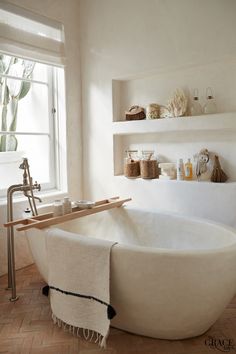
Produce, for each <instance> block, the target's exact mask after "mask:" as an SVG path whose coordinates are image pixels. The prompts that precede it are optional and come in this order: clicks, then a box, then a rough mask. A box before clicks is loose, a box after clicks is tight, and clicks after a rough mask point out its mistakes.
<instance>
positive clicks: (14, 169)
mask: <svg viewBox="0 0 236 354" xmlns="http://www.w3.org/2000/svg"><path fill="white" fill-rule="evenodd" d="M21 161H22V154H21V152H18V151H17V152H16V151H13V152H12V151H10V152H1V153H0V176H1V178H0V190H1V189H7V188H8V187H9V186H11V185H12V184H18V183H22V170H20V169H19V166H20V162H21Z"/></svg>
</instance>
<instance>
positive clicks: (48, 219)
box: [4, 197, 131, 231]
mask: <svg viewBox="0 0 236 354" xmlns="http://www.w3.org/2000/svg"><path fill="white" fill-rule="evenodd" d="M130 200H131V198H126V199H120V198H119V197H113V198H110V199H104V200H99V201H97V202H95V206H94V207H92V208H90V209H82V210H81V209H79V207H74V208H73V209H72V212H71V213H69V214H65V215H62V216H56V217H54V216H53V213H52V212H51V213H46V214H41V215H37V216H34V217H32V218H29V219H19V220H15V221H11V222H8V223H6V224H4V226H5V227H10V226H15V225H19V224H21V225H22V224H23V226H20V227H18V228H17V230H18V231H25V230H28V229H31V228H33V227H34V228H37V229H43V228H45V227H50V226H52V225H57V224H61V223H63V222H66V221H70V220H73V219H76V218H80V217H82V216H87V215H91V214H96V213H98V212H101V211H105V210H109V209H112V208H116V207H120V206H121V205H122V204H124V203H125V202H128V201H130Z"/></svg>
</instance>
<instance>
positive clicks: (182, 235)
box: [27, 207, 236, 339]
mask: <svg viewBox="0 0 236 354" xmlns="http://www.w3.org/2000/svg"><path fill="white" fill-rule="evenodd" d="M56 227H57V228H58V227H59V228H61V229H63V230H66V231H71V232H75V233H78V234H82V235H89V236H94V237H96V238H104V239H110V240H115V241H117V242H118V244H117V245H115V246H114V247H113V249H112V254H111V304H112V306H113V307H114V308H115V309H116V312H117V315H116V316H115V317H114V319H113V320H112V326H114V327H117V328H120V329H123V330H127V331H129V332H133V333H136V334H141V335H146V336H150V337H155V338H163V339H182V338H188V337H193V336H198V335H200V334H202V333H204V332H205V331H207V330H208V329H209V327H210V326H211V325H212V324H213V323H214V322H215V321H216V320H217V318H218V317H219V316H220V314H221V313H222V312H223V310H224V308H225V307H226V306H227V304H228V303H229V302H230V300H231V299H232V297H233V296H234V295H235V293H236V231H235V230H233V229H231V228H229V227H225V226H222V225H218V224H214V223H212V222H208V221H203V220H195V219H189V218H183V217H179V216H176V215H167V214H158V213H155V212H152V211H144V210H140V209H134V208H129V207H125V208H124V207H121V208H117V209H114V210H112V211H105V212H102V213H98V214H94V215H91V216H86V217H83V218H81V219H77V220H73V221H71V222H68V223H64V224H63V225H59V226H58V225H57V226H56ZM27 236H28V240H29V244H30V248H31V251H32V254H33V258H34V260H35V262H36V265H37V266H38V269H39V271H40V272H41V274H42V276H43V277H44V279H45V281H47V278H48V268H47V249H46V242H45V241H46V240H45V232H44V230H37V229H31V230H29V231H27ZM78 266H79V260H78Z"/></svg>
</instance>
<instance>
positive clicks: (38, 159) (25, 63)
mask: <svg viewBox="0 0 236 354" xmlns="http://www.w3.org/2000/svg"><path fill="white" fill-rule="evenodd" d="M58 71H63V70H62V69H58V68H55V67H52V66H50V65H45V64H41V63H38V62H33V61H29V60H24V59H22V58H17V57H12V56H8V55H4V54H0V124H1V125H0V127H1V128H0V129H1V131H0V171H1V170H2V173H1V179H0V190H1V193H2V194H3V193H5V190H6V189H7V188H8V187H9V185H10V184H15V183H21V182H22V171H17V163H19V160H20V159H21V158H22V157H27V158H28V159H29V163H30V170H31V175H32V177H33V178H34V179H36V180H37V181H38V182H39V183H40V184H41V185H42V188H43V189H44V190H45V189H49V188H50V189H51V188H56V187H58V184H59V176H58V174H57V173H56V171H57V170H58V169H57V167H58V166H57V163H58V149H57V148H58V145H57V142H58V121H57V117H58V115H57V110H58V104H57V93H58V87H57V83H58V80H59V78H60V80H62V78H61V77H63V75H60V74H59V73H58ZM62 86H63V83H61V85H60V87H62ZM4 153H5V154H4ZM1 155H2V156H1ZM12 158H13V162H14V161H15V162H16V163H15V167H11V168H14V169H15V173H14V170H12V171H11V172H12V173H11V174H10V175H9V173H10V171H8V172H7V169H9V167H10V166H9V165H10V160H11V159H12ZM4 169H5V173H4ZM4 176H5V177H4Z"/></svg>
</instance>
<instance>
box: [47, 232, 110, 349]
mask: <svg viewBox="0 0 236 354" xmlns="http://www.w3.org/2000/svg"><path fill="white" fill-rule="evenodd" d="M46 232H47V247H48V262H49V283H48V285H49V290H50V291H49V292H50V302H51V309H52V314H53V315H52V317H53V320H54V322H55V323H57V324H58V325H59V326H61V327H64V329H69V330H70V331H71V332H72V333H73V334H75V335H78V336H81V335H82V336H83V337H84V338H85V339H87V340H89V341H93V342H96V343H99V345H100V346H101V347H105V346H106V338H107V336H108V333H109V326H110V319H111V318H112V317H114V315H115V310H114V309H113V308H112V307H111V306H110V252H111V248H112V246H113V245H114V244H115V243H114V242H110V241H105V240H101V239H99V240H97V239H95V238H92V237H87V236H81V235H78V234H72V233H68V232H66V231H62V230H59V229H56V228H52V229H48V230H47V231H46Z"/></svg>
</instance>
